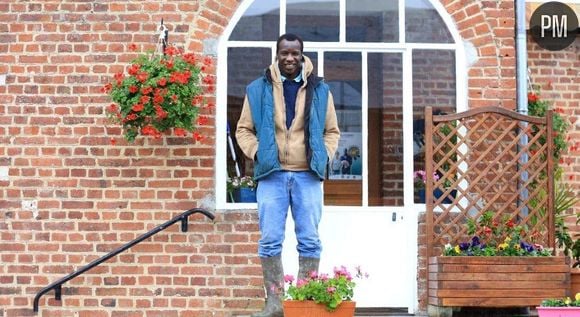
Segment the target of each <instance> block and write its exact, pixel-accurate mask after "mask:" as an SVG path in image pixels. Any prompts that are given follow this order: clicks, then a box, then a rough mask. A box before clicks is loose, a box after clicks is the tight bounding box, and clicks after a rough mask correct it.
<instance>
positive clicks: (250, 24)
mask: <svg viewBox="0 0 580 317" xmlns="http://www.w3.org/2000/svg"><path fill="white" fill-rule="evenodd" d="M279 32H280V3H279V1H272V0H255V1H254V2H253V3H252V5H250V7H249V8H248V9H247V10H246V12H244V15H243V16H242V18H241V19H240V21H238V24H236V27H235V28H234V30H233V31H232V34H231V35H230V41H276V40H277V39H278V36H279Z"/></svg>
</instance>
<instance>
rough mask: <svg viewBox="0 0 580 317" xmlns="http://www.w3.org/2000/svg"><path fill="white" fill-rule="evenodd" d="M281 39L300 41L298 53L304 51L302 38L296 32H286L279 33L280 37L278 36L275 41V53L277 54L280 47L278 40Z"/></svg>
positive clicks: (280, 40)
mask: <svg viewBox="0 0 580 317" xmlns="http://www.w3.org/2000/svg"><path fill="white" fill-rule="evenodd" d="M282 40H286V41H289V42H294V41H296V40H298V42H300V53H304V42H303V41H302V38H301V37H300V36H298V35H296V34H293V33H286V34H282V35H280V37H279V38H278V41H277V42H276V54H278V50H279V48H280V42H282Z"/></svg>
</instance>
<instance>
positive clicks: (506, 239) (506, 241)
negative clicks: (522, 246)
mask: <svg viewBox="0 0 580 317" xmlns="http://www.w3.org/2000/svg"><path fill="white" fill-rule="evenodd" d="M510 241H512V238H510V237H505V240H504V241H503V242H505V243H510Z"/></svg>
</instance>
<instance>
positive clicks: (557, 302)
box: [540, 293, 580, 307]
mask: <svg viewBox="0 0 580 317" xmlns="http://www.w3.org/2000/svg"><path fill="white" fill-rule="evenodd" d="M574 297H575V298H574V299H571V298H570V297H564V298H550V299H545V300H543V301H542V303H541V304H540V306H541V307H580V293H577V294H576V295H575V296H574Z"/></svg>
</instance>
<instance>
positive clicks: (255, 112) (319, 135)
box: [246, 76, 329, 180]
mask: <svg viewBox="0 0 580 317" xmlns="http://www.w3.org/2000/svg"><path fill="white" fill-rule="evenodd" d="M308 80H309V82H310V81H311V80H312V79H311V78H309V79H308ZM313 86H314V91H313V95H312V104H311V107H310V116H309V120H308V122H309V124H308V134H309V137H308V142H309V149H310V151H309V153H308V154H307V155H308V156H309V162H310V163H309V165H310V170H311V171H312V172H314V173H315V174H316V175H318V177H319V178H320V179H321V180H322V179H324V174H325V173H324V171H325V168H326V163H327V162H328V154H327V153H326V146H325V145H324V125H325V122H326V107H327V102H328V90H329V89H328V85H326V84H325V83H323V82H322V81H317V82H316V83H314V84H313ZM246 95H247V96H248V101H249V102H250V108H251V110H252V120H253V121H254V127H255V129H256V137H257V138H258V152H257V153H256V156H257V161H255V162H254V178H255V179H256V180H259V179H260V178H262V177H265V176H267V175H269V174H270V173H272V172H274V171H279V170H281V169H282V167H281V165H280V160H279V158H278V145H277V144H276V138H275V134H276V128H275V126H274V97H273V95H272V83H271V82H269V81H268V80H267V78H266V76H264V77H262V78H258V79H256V80H254V81H253V82H252V83H251V84H249V85H248V87H247V88H246ZM305 126H306V125H305Z"/></svg>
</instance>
